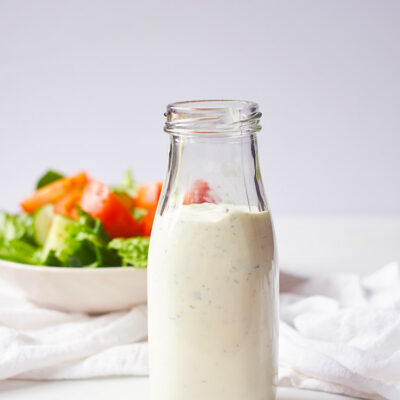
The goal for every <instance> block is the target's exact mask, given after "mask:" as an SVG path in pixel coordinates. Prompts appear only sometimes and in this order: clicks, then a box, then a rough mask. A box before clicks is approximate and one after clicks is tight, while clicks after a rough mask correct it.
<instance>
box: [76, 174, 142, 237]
mask: <svg viewBox="0 0 400 400" xmlns="http://www.w3.org/2000/svg"><path fill="white" fill-rule="evenodd" d="M80 206H81V208H82V210H84V211H86V212H87V213H88V214H90V215H91V216H92V217H93V218H98V219H99V220H100V221H101V223H102V224H103V227H104V229H105V230H106V232H107V233H108V234H109V235H110V236H111V237H113V238H115V237H131V236H138V235H140V226H139V223H138V222H137V221H136V220H135V219H134V218H133V216H132V214H131V212H130V211H129V209H128V208H127V207H125V205H124V204H123V203H122V201H121V200H120V199H119V198H118V197H117V196H116V195H115V194H114V193H113V192H112V191H111V189H110V188H109V187H108V186H107V185H105V184H104V183H102V182H100V181H98V180H95V179H90V180H89V182H88V183H87V185H86V186H85V189H84V191H83V193H82V197H81V200H80Z"/></svg>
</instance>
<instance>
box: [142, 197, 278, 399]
mask: <svg viewBox="0 0 400 400" xmlns="http://www.w3.org/2000/svg"><path fill="white" fill-rule="evenodd" d="M273 260H274V244H273V233H272V226H271V220H270V216H269V213H268V212H259V211H257V210H256V209H251V210H249V208H248V207H245V206H233V205H226V204H220V205H215V204H209V203H204V204H192V205H186V206H183V207H181V208H180V209H179V210H177V211H172V212H167V213H166V214H165V215H163V216H157V217H156V221H155V224H154V227H153V232H152V237H151V243H150V253H149V271H148V285H149V288H148V301H149V307H151V313H150V315H149V341H150V343H151V346H150V379H151V391H152V393H151V394H152V397H151V398H152V400H161V399H162V400H188V399H190V400H205V399H207V400H243V399H246V400H272V399H274V398H275V397H274V396H275V381H274V380H275V376H276V371H275V365H276V360H275V357H276V354H275V339H276V335H277V332H276V325H277V324H276V310H275V302H274V296H275V294H276V293H275V290H276V286H275V280H276V277H275V268H274V265H273V263H274V261H273Z"/></svg>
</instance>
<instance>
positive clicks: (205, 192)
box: [183, 179, 217, 204]
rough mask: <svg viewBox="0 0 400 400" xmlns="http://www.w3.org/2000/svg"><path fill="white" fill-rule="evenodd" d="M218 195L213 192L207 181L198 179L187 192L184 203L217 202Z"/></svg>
mask: <svg viewBox="0 0 400 400" xmlns="http://www.w3.org/2000/svg"><path fill="white" fill-rule="evenodd" d="M216 202H217V198H216V195H215V194H214V193H213V192H212V190H211V188H210V186H209V184H208V183H207V182H206V181H203V180H201V179H198V180H196V181H194V182H193V185H192V187H191V188H190V189H189V190H188V191H187V192H186V193H185V197H184V198H183V204H201V203H216Z"/></svg>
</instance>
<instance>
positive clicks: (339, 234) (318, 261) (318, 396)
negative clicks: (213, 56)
mask: <svg viewBox="0 0 400 400" xmlns="http://www.w3.org/2000/svg"><path fill="white" fill-rule="evenodd" d="M275 229H276V236H277V241H278V251H279V260H280V266H281V268H282V269H286V270H290V271H292V272H298V273H315V274H318V273H324V272H333V271H348V272H356V273H359V274H367V273H370V272H372V271H374V270H375V269H377V268H379V267H381V266H383V265H385V264H386V263H388V262H390V261H400V216H390V215H386V216H375V217H360V216H358V217H352V216H345V217H344V216H341V217H317V216H315V217H280V218H276V219H275ZM0 357H1V355H0ZM0 399H1V400H106V399H107V400H110V399H113V400H114V399H115V400H128V399H129V400H132V399H134V400H147V399H148V379H147V378H144V377H131V378H119V377H118V378H107V379H91V380H77V381H54V382H30V381H15V380H7V381H3V382H0ZM340 399H341V400H343V399H349V397H343V396H337V395H332V394H328V393H320V392H310V391H304V390H296V389H289V388H279V390H278V400H340ZM188 400H189V399H188Z"/></svg>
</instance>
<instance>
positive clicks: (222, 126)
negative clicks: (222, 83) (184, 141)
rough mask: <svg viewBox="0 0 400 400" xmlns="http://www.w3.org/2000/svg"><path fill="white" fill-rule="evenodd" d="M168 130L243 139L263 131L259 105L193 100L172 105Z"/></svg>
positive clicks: (227, 101)
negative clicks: (240, 136)
mask: <svg viewBox="0 0 400 400" xmlns="http://www.w3.org/2000/svg"><path fill="white" fill-rule="evenodd" d="M164 115H165V116H166V118H167V120H166V122H165V126H164V130H165V132H167V133H170V134H175V135H197V134H208V135H220V134H224V135H226V134H231V135H243V134H251V133H254V132H257V131H259V130H260V129H261V126H260V125H259V121H260V118H261V112H260V111H259V108H258V104H257V103H254V102H252V101H246V100H191V101H180V102H176V103H171V104H169V105H168V106H167V112H166V113H165V114H164Z"/></svg>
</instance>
